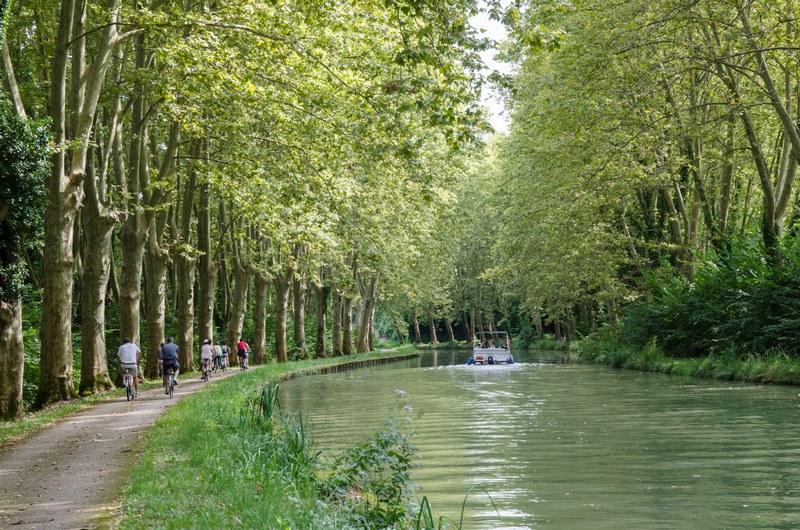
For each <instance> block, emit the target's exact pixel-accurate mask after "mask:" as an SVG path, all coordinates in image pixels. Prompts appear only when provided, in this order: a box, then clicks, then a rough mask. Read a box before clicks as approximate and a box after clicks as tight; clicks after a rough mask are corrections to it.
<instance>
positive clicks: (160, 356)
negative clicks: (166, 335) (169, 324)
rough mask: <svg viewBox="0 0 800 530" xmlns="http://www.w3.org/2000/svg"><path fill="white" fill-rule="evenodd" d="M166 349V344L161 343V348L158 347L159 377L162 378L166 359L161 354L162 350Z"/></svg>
mask: <svg viewBox="0 0 800 530" xmlns="http://www.w3.org/2000/svg"><path fill="white" fill-rule="evenodd" d="M163 347H164V343H163V342H162V343H161V346H159V347H158V376H159V377H161V376H162V375H164V358H163V356H162V353H161V348H163Z"/></svg>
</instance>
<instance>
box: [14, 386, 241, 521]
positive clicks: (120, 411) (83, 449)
mask: <svg viewBox="0 0 800 530" xmlns="http://www.w3.org/2000/svg"><path fill="white" fill-rule="evenodd" d="M236 373H238V370H229V371H228V372H227V374H220V375H218V376H215V377H213V378H212V379H211V383H213V382H214V381H215V380H218V379H221V378H224V377H230V376H231V375H234V374H236ZM211 383H204V382H203V381H201V380H200V379H199V377H193V378H186V379H185V378H181V381H180V384H179V385H178V386H177V387H176V389H175V397H174V398H173V399H169V398H168V397H167V396H165V395H164V390H163V388H155V389H152V390H147V391H144V392H142V393H141V396H140V397H139V398H138V399H136V400H134V401H131V402H128V401H127V400H126V399H125V397H124V396H123V397H121V398H114V399H112V400H109V401H106V402H103V403H101V404H98V405H97V406H94V407H92V408H91V409H88V410H85V411H83V412H80V413H77V414H75V415H72V416H69V417H68V418H66V419H64V420H62V421H60V422H59V423H57V424H56V425H53V426H52V427H49V428H46V429H44V430H42V431H40V432H38V433H36V434H35V435H33V436H31V437H30V438H28V439H26V440H24V441H23V442H20V443H18V444H16V445H14V446H12V447H10V448H7V449H5V450H0V529H1V530H15V529H50V528H53V529H61V528H70V529H72V528H101V527H106V526H108V524H109V523H110V521H111V520H112V518H113V516H114V510H115V509H116V507H117V504H118V502H117V501H118V498H119V494H120V491H121V489H122V485H123V483H124V480H125V474H124V472H125V466H126V465H128V466H130V465H133V464H134V463H135V461H136V458H137V451H138V450H139V448H140V447H141V446H140V442H141V440H142V437H143V433H144V432H145V431H146V430H147V428H148V427H149V426H150V425H152V424H153V423H154V422H155V421H156V419H157V418H158V417H159V416H161V414H163V413H164V411H165V410H166V409H167V408H169V407H170V406H172V405H174V404H175V403H177V402H178V401H179V400H180V399H182V398H184V397H186V396H187V395H189V394H191V393H193V392H195V391H197V390H199V389H200V388H202V387H203V386H204V385H206V384H211Z"/></svg>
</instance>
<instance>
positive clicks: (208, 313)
mask: <svg viewBox="0 0 800 530" xmlns="http://www.w3.org/2000/svg"><path fill="white" fill-rule="evenodd" d="M197 247H198V249H199V250H200V252H201V253H202V254H200V282H199V285H200V300H199V305H200V319H199V322H198V328H199V331H200V338H201V339H211V340H212V341H213V340H214V296H215V294H216V290H217V264H216V262H215V261H214V259H213V257H212V255H211V199H210V196H209V193H208V184H203V185H201V186H200V207H199V211H198V219H197Z"/></svg>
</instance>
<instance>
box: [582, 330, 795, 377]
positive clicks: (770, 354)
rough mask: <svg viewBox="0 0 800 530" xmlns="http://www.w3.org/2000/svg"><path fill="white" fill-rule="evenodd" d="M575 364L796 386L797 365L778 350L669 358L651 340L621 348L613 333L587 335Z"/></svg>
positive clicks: (622, 345)
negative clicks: (634, 346)
mask: <svg viewBox="0 0 800 530" xmlns="http://www.w3.org/2000/svg"><path fill="white" fill-rule="evenodd" d="M576 351H577V356H578V360H579V361H581V360H582V361H584V362H594V363H598V364H606V365H609V366H612V367H614V368H625V369H630V370H640V371H645V372H661V373H665V374H673V375H682V376H693V377H706V378H713V379H722V380H728V381H745V382H749V383H760V384H781V385H800V362H798V361H797V360H795V359H793V358H792V357H790V356H788V355H787V354H786V353H784V352H782V351H779V350H771V351H767V352H764V353H762V354H750V355H747V356H745V357H742V356H740V355H736V354H734V353H732V352H722V353H714V354H711V355H709V356H706V357H696V358H676V357H670V356H668V355H666V354H665V353H664V351H663V350H661V348H659V347H658V345H657V344H656V342H655V340H651V341H650V342H649V343H648V344H647V345H646V346H645V347H644V348H642V349H638V348H632V347H630V346H627V345H624V344H622V343H621V341H620V340H619V339H618V338H617V337H615V336H614V334H613V333H605V334H598V335H595V336H590V337H588V338H586V339H584V340H583V341H581V342H580V343H578V344H577V347H576Z"/></svg>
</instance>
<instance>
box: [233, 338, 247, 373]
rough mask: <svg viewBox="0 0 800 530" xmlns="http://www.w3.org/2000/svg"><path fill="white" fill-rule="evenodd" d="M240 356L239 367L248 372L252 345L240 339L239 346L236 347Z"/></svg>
mask: <svg viewBox="0 0 800 530" xmlns="http://www.w3.org/2000/svg"><path fill="white" fill-rule="evenodd" d="M236 349H237V350H238V355H239V365H240V366H241V367H242V370H247V356H248V354H249V353H250V345H249V344H247V342H245V340H244V339H243V338H241V337H239V344H237V345H236Z"/></svg>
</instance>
